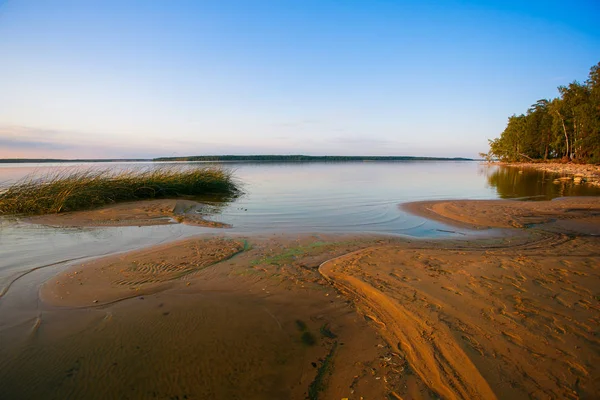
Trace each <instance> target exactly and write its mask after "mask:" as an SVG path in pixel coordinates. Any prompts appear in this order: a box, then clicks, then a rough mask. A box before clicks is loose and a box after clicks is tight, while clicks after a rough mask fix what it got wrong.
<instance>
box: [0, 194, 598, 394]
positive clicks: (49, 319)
mask: <svg viewBox="0 0 600 400" xmlns="http://www.w3.org/2000/svg"><path fill="white" fill-rule="evenodd" d="M599 204H600V202H599V199H598V198H570V199H564V200H563V199H560V200H557V201H550V202H531V203H528V202H521V201H439V202H421V203H416V204H412V205H409V206H407V207H409V209H411V210H413V211H415V212H419V213H422V214H426V215H428V216H429V217H432V218H437V219H440V220H443V221H445V222H449V223H456V224H462V225H466V226H470V227H479V228H487V227H501V228H506V229H504V230H503V231H502V235H500V236H493V235H486V236H483V235H478V236H476V237H467V238H464V239H445V240H409V239H404V238H394V237H381V236H379V237H378V236H364V235H363V236H358V235H324V234H304V235H267V236H245V237H235V236H231V237H222V236H207V235H205V236H199V237H196V238H191V239H186V240H183V241H179V242H175V243H170V244H164V245H160V246H157V247H153V248H148V249H143V250H138V251H135V252H131V253H125V254H118V255H112V256H109V257H105V258H98V259H96V260H93V261H89V262H86V263H85V265H82V264H77V263H75V264H73V265H72V266H70V267H69V268H68V269H66V270H63V271H62V272H60V273H59V274H58V275H56V276H55V277H54V278H52V279H50V280H48V281H46V282H45V283H44V284H43V285H41V288H40V291H39V297H40V299H41V300H42V301H41V302H40V301H37V299H36V302H33V303H34V304H36V305H37V308H33V310H32V311H31V318H30V319H29V320H27V321H26V322H24V323H22V324H16V325H14V326H10V327H9V328H5V329H3V330H0V341H1V342H2V343H10V346H0V382H2V383H3V385H2V391H3V394H5V395H6V396H8V397H9V398H36V397H41V396H42V395H43V397H44V398H49V399H51V398H56V399H59V398H89V399H94V398H98V399H101V398H117V397H121V398H164V399H173V398H178V399H185V398H187V399H204V398H214V399H263V398H277V399H307V398H308V399H310V400H314V399H344V398H348V399H357V400H358V399H383V398H387V399H439V398H443V399H495V398H497V399H555V398H556V399H558V398H561V399H562V398H565V399H592V398H600V378H599V377H600V369H599V366H600V334H599V332H600V329H599V328H600V250H599V249H600V236H598V206H599ZM491 232H492V233H493V232H497V231H496V230H494V231H491ZM9 294H10V292H9ZM14 312H15V313H19V315H21V314H22V313H23V312H25V311H24V310H22V309H18V310H14ZM99 377H100V378H99Z"/></svg>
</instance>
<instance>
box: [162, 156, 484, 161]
mask: <svg viewBox="0 0 600 400" xmlns="http://www.w3.org/2000/svg"><path fill="white" fill-rule="evenodd" d="M152 161H473V160H472V159H471V158H460V157H455V158H448V157H410V156H305V155H246V156H233V155H224V156H188V157H160V158H155V159H153V160H152Z"/></svg>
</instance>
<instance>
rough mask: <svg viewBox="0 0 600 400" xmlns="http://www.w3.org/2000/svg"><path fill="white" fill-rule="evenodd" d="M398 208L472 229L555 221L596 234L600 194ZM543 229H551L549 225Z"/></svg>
mask: <svg viewBox="0 0 600 400" xmlns="http://www.w3.org/2000/svg"><path fill="white" fill-rule="evenodd" d="M401 207H402V208H403V209H405V210H407V211H409V212H412V213H415V214H418V215H422V216H424V217H427V218H432V219H436V220H439V221H441V222H445V223H449V224H455V225H459V226H466V227H470V228H475V229H486V228H524V227H530V226H533V225H539V224H552V223H558V224H559V225H560V224H563V228H564V229H566V226H567V225H568V226H571V227H572V229H577V230H578V231H581V233H585V234H594V235H600V197H563V198H558V199H555V200H551V201H517V200H442V201H420V202H415V203H405V204H402V206H401ZM568 221H575V222H577V223H576V224H573V223H569V222H568ZM565 222H566V225H565ZM544 229H551V226H546V227H544Z"/></svg>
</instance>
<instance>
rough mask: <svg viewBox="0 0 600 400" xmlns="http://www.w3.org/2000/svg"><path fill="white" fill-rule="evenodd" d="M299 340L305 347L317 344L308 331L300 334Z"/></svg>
mask: <svg viewBox="0 0 600 400" xmlns="http://www.w3.org/2000/svg"><path fill="white" fill-rule="evenodd" d="M300 339H301V340H302V343H304V344H305V345H307V346H314V345H315V344H316V343H317V339H316V338H315V336H314V335H313V334H312V333H310V332H309V331H304V332H302V335H301V336H300Z"/></svg>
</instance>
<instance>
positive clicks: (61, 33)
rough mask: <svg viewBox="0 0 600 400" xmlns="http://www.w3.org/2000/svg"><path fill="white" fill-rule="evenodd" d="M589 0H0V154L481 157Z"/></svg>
mask: <svg viewBox="0 0 600 400" xmlns="http://www.w3.org/2000/svg"><path fill="white" fill-rule="evenodd" d="M598 21H600V1H598V0H589V1H584V0H572V1H569V2H565V1H564V0H561V1H552V0H547V1H523V0H520V1H500V0H498V1H472V2H468V1H400V0H387V1H383V0H364V1H357V0H356V1H355V0H337V1H329V0H271V1H262V0H237V1H234V0H229V1H228V0H219V1H208V0H207V1H200V0H198V1H183V0H144V1H127V0H114V1H113V0H99V1H96V0H72V1H58V0H57V1H54V0H38V1H33V0H31V1H30V0H8V1H6V0H0V158H2V157H63V158H64V157H66V158H81V157H106V158H120V157H154V156H185V155H200V154H312V155H324V154H327V155H423V156H452V157H454V156H466V157H475V156H477V153H478V152H480V151H487V139H488V138H493V137H496V136H497V135H499V134H500V133H501V132H502V130H503V129H504V126H505V124H506V120H507V118H508V116H509V115H511V114H514V113H521V112H524V111H526V109H527V108H528V106H529V105H530V104H532V103H534V102H535V101H536V100H537V99H539V98H544V97H555V96H556V95H557V91H556V87H557V86H558V85H561V84H567V83H569V82H571V81H573V80H579V81H583V80H585V79H586V77H587V74H588V72H589V69H590V67H591V66H592V65H594V64H596V63H598V61H600V23H599V22H598Z"/></svg>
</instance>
